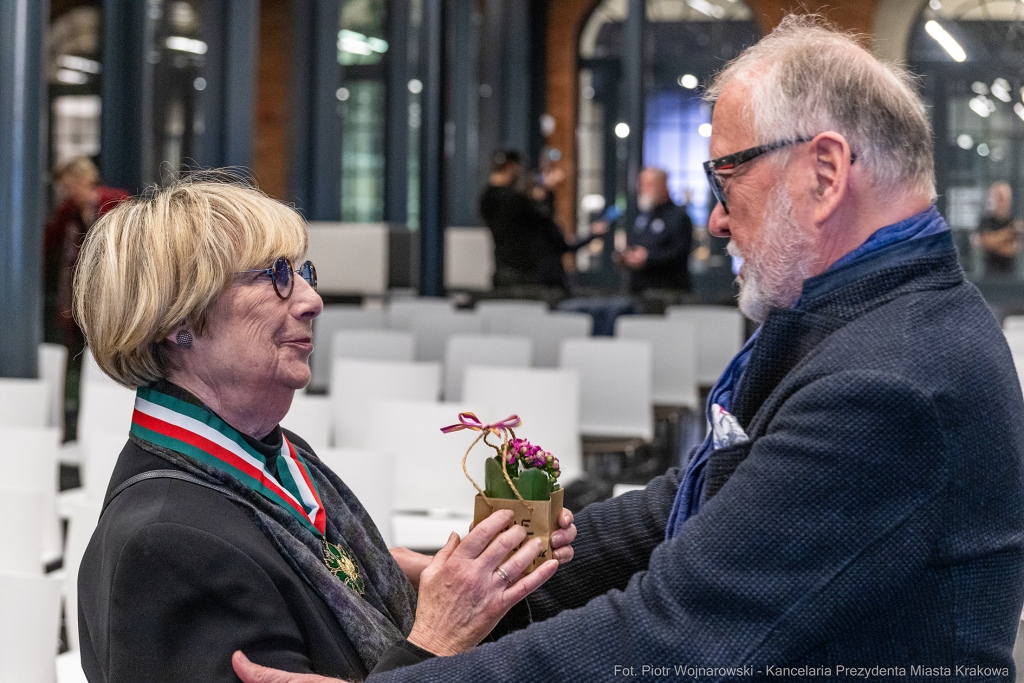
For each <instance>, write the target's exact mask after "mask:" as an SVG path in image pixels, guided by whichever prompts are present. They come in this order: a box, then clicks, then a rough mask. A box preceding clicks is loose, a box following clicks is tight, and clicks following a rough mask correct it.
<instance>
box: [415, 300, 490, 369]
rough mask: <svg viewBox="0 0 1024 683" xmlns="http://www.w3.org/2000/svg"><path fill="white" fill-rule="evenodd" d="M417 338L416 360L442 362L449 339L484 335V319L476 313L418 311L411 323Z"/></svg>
mask: <svg viewBox="0 0 1024 683" xmlns="http://www.w3.org/2000/svg"><path fill="white" fill-rule="evenodd" d="M409 331H410V332H412V333H413V334H414V335H415V336H416V360H420V361H438V362H440V361H442V360H444V349H445V346H446V345H447V343H448V337H451V336H452V335H456V334H482V333H483V331H484V329H483V318H481V317H480V316H479V315H477V314H476V313H468V312H467V313H463V312H455V311H441V312H438V311H416V312H415V313H413V316H412V320H411V321H410V323H409Z"/></svg>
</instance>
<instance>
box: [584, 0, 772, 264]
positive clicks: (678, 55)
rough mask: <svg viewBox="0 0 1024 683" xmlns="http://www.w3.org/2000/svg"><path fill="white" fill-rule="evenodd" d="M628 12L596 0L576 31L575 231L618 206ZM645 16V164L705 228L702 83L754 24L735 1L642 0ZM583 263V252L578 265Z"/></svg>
mask: <svg viewBox="0 0 1024 683" xmlns="http://www.w3.org/2000/svg"><path fill="white" fill-rule="evenodd" d="M626 13H627V0H603V1H602V2H601V3H600V4H598V6H597V7H596V8H595V10H594V12H593V14H591V16H590V18H589V19H588V21H587V23H586V24H585V26H584V28H583V31H582V33H581V36H580V43H579V95H580V97H579V124H578V129H577V140H578V144H579V154H578V159H579V163H578V166H577V172H578V184H577V188H578V196H577V201H578V202H579V204H578V205H577V206H578V208H579V211H578V212H577V216H578V226H577V227H578V230H579V231H585V230H586V229H587V228H586V226H587V224H588V223H589V221H590V220H591V219H592V218H593V217H594V216H595V214H596V213H597V212H598V211H600V210H601V209H603V207H604V206H605V205H606V204H611V203H615V204H621V205H624V204H625V196H626V192H627V188H626V152H627V149H626V138H627V137H628V135H630V134H631V131H629V130H628V126H626V124H625V123H624V121H623V118H624V112H625V111H626V109H625V103H624V102H623V97H624V94H623V93H624V92H625V89H624V88H623V84H622V82H621V81H622V79H621V57H622V36H623V26H624V22H625V20H626ZM646 20H647V23H646V26H645V28H644V45H643V69H644V111H645V120H644V130H643V135H644V144H643V150H644V153H643V163H644V165H647V166H657V167H659V168H663V169H665V170H666V171H667V172H668V177H669V191H670V192H671V194H672V198H673V199H674V200H675V201H676V202H677V203H679V204H687V211H688V212H689V214H690V217H691V218H692V219H693V222H694V224H695V225H696V226H706V224H707V216H708V212H709V209H710V208H711V204H710V198H709V192H708V188H707V181H706V179H705V178H704V173H703V171H702V169H701V163H702V162H704V161H705V160H707V158H708V139H707V138H708V137H709V136H710V134H711V123H710V122H711V115H710V110H709V108H708V107H707V105H705V104H704V103H703V102H702V101H701V97H700V87H699V86H700V85H702V84H706V83H707V82H708V81H709V80H710V78H711V77H712V76H713V75H714V74H715V73H716V72H717V71H718V70H720V69H721V68H722V66H723V65H724V64H725V63H726V62H727V61H728V60H730V59H732V58H733V57H735V56H737V55H738V54H739V53H740V51H741V50H742V49H743V48H745V47H747V46H748V45H751V44H753V43H754V42H756V41H757V40H758V39H759V38H760V30H759V28H758V26H757V23H756V22H755V20H754V17H753V15H752V14H751V12H750V10H749V9H748V8H747V6H746V5H745V4H744V3H743V2H741V1H739V0H647V3H646ZM706 251H707V250H706V249H705V250H704V252H705V253H704V256H705V258H706V256H707V254H706ZM721 260H722V261H723V263H724V259H721ZM588 265H589V264H588V263H587V258H586V256H584V257H583V258H582V259H581V263H580V266H581V269H583V270H585V269H587V267H588Z"/></svg>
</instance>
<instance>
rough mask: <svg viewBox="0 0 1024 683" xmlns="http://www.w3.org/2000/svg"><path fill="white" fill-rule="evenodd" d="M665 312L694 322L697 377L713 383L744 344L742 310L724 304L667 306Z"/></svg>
mask: <svg viewBox="0 0 1024 683" xmlns="http://www.w3.org/2000/svg"><path fill="white" fill-rule="evenodd" d="M665 316H666V317H667V318H669V319H671V320H684V321H688V322H690V323H692V324H693V329H694V331H695V334H696V335H697V381H698V382H700V384H702V385H705V386H711V385H714V383H715V382H716V381H717V380H718V377H719V375H721V374H722V372H723V371H724V370H725V368H726V366H728V365H729V361H731V360H732V357H733V356H735V355H736V354H737V353H739V350H740V349H741V348H742V347H743V337H744V331H745V323H744V320H743V314H742V313H740V312H739V310H738V309H735V308H730V307H727V306H669V307H668V308H667V309H665Z"/></svg>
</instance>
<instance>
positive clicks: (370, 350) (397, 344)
mask: <svg viewBox="0 0 1024 683" xmlns="http://www.w3.org/2000/svg"><path fill="white" fill-rule="evenodd" d="M331 357H332V358H354V359H357V360H390V361H398V362H404V363H411V362H412V361H413V360H415V358H416V337H415V335H413V334H412V333H411V332H404V331H402V330H345V331H342V332H335V333H334V337H333V338H332V339H331Z"/></svg>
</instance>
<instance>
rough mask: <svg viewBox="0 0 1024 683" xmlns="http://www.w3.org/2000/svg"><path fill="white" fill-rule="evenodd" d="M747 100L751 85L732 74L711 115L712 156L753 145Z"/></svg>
mask: <svg viewBox="0 0 1024 683" xmlns="http://www.w3.org/2000/svg"><path fill="white" fill-rule="evenodd" d="M749 101H750V85H749V84H748V83H747V82H746V81H745V80H744V79H742V78H733V79H732V80H730V81H729V82H728V83H726V84H725V87H724V88H722V92H721V93H720V94H719V96H718V101H717V102H716V103H715V111H714V115H713V116H712V119H711V158H712V159H715V158H718V157H722V156H725V155H727V154H732V153H734V152H739V151H741V150H744V149H748V148H750V147H753V146H754V131H753V126H752V125H751V124H752V122H751V121H750V117H749V115H748V114H747V111H748V108H747V106H746V105H747V103H748V102H749Z"/></svg>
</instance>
